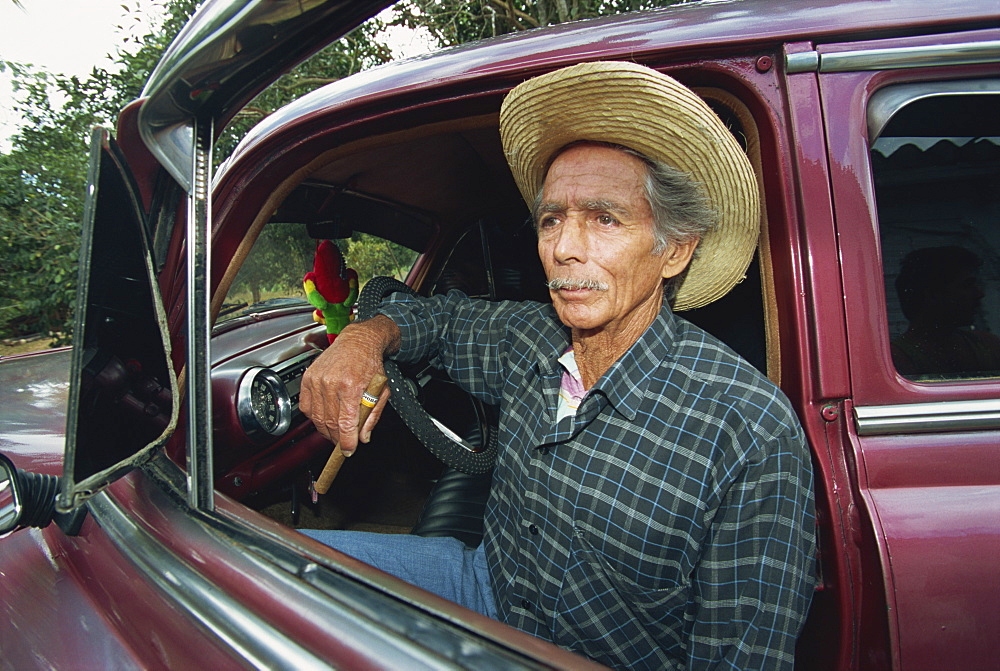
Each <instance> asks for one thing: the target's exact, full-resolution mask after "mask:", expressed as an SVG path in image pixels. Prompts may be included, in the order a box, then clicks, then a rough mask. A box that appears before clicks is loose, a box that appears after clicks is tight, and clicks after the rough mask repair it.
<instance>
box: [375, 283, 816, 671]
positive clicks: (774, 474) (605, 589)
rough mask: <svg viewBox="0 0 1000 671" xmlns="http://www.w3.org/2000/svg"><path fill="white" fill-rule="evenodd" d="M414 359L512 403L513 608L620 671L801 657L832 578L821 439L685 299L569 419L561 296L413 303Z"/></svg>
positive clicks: (491, 524)
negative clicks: (822, 539) (691, 315)
mask: <svg viewBox="0 0 1000 671" xmlns="http://www.w3.org/2000/svg"><path fill="white" fill-rule="evenodd" d="M383 312H384V313H385V314H386V315H387V316H388V317H390V318H391V319H393V321H395V322H396V323H397V324H398V325H399V327H400V330H401V331H402V335H403V340H402V342H403V349H402V351H401V352H400V353H399V355H397V358H399V359H401V360H417V359H421V358H428V357H429V358H430V360H431V362H432V364H434V365H435V366H438V367H440V368H443V369H445V370H447V371H448V372H449V374H450V375H451V377H452V378H453V379H454V380H455V382H456V383H457V384H459V385H460V386H462V387H463V388H465V389H466V390H467V391H469V392H470V393H472V394H475V395H476V396H478V397H480V398H482V399H484V400H485V401H487V402H490V403H498V404H500V406H501V413H500V416H501V420H500V446H501V447H500V455H499V457H498V460H497V466H496V470H495V473H494V479H493V489H492V491H491V496H490V503H489V506H488V509H487V513H486V524H485V538H484V543H485V545H486V553H487V558H488V560H489V567H490V572H491V576H492V581H493V591H494V594H495V596H496V603H497V609H498V611H499V618H500V619H501V620H503V621H505V622H507V623H508V624H510V625H512V626H514V627H517V628H518V629H521V630H523V631H526V632H529V633H531V634H534V635H537V636H540V637H542V638H545V639H548V640H551V641H553V642H555V643H556V644H558V645H560V646H562V647H565V648H568V649H571V650H574V651H577V652H579V653H581V654H584V655H587V656H588V657H590V658H592V659H594V660H596V661H599V662H602V663H604V664H607V665H609V666H615V667H627V668H631V669H638V668H651V669H676V668H688V669H708V668H732V669H779V668H791V667H792V664H793V656H794V649H795V639H796V636H797V635H798V632H799V630H800V628H801V626H802V623H803V620H804V619H805V614H806V611H807V609H808V606H809V601H810V598H811V596H812V589H813V561H814V560H813V555H814V549H815V536H814V533H815V522H814V517H813V500H812V492H811V488H812V472H811V469H812V467H811V462H810V456H809V450H808V448H807V447H806V446H805V442H804V439H803V434H802V430H801V428H800V426H799V423H798V421H797V419H796V417H795V414H794V413H793V411H792V410H791V408H790V407H789V404H788V401H787V400H786V399H785V397H784V396H783V395H782V394H781V392H780V391H779V390H778V389H777V388H776V387H775V386H774V385H773V384H772V383H771V382H769V381H768V380H767V379H766V378H764V377H763V376H761V375H760V374H759V373H758V372H757V371H756V370H755V369H754V368H753V367H751V366H750V365H749V364H747V363H746V362H745V361H743V360H742V359H740V358H739V357H738V356H737V355H736V354H734V353H733V352H732V351H731V350H729V349H728V348H727V347H726V346H725V345H723V344H721V343H720V342H719V341H717V340H716V339H714V338H712V337H711V336H710V335H708V334H706V333H705V332H704V331H702V330H700V329H698V328H697V327H695V326H694V325H692V324H690V323H689V322H687V321H685V320H683V319H680V318H678V317H676V316H675V315H674V314H673V313H672V312H671V311H670V310H669V308H667V307H664V308H663V309H662V310H661V311H660V314H659V315H658V316H657V318H656V320H655V321H654V323H653V325H652V326H651V327H650V328H649V329H647V330H646V332H645V333H644V334H643V335H642V336H641V337H640V339H639V340H638V341H637V342H636V343H635V344H634V345H633V346H632V347H631V348H630V349H629V350H628V352H626V353H625V354H624V355H623V356H622V357H621V359H619V360H618V361H617V362H616V363H615V364H614V365H613V366H612V367H611V369H610V370H608V372H607V373H605V375H604V376H603V377H602V378H601V379H600V380H599V381H598V382H597V384H595V385H594V386H593V387H592V388H591V389H590V390H589V391H588V393H587V395H586V396H585V397H584V399H583V401H582V403H581V404H580V407H579V410H578V411H577V414H576V415H575V417H566V418H564V419H563V420H561V421H559V422H557V421H556V408H557V406H558V394H559V386H560V378H561V376H562V368H561V366H560V365H559V363H558V358H559V356H560V355H561V354H562V352H563V351H564V350H565V349H566V347H567V346H568V344H569V342H570V341H569V330H568V329H567V328H566V327H565V326H563V325H562V324H561V323H560V321H559V319H558V317H557V315H556V313H555V310H554V309H553V308H552V306H550V305H542V304H537V303H513V302H504V303H488V302H483V301H473V300H470V299H468V298H466V297H465V296H463V295H462V294H460V293H459V292H455V291H453V292H451V293H449V294H448V295H447V296H435V297H433V298H430V299H419V300H414V299H394V300H393V301H392V302H390V303H386V304H384V305H383Z"/></svg>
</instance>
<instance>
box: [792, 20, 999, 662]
mask: <svg viewBox="0 0 1000 671" xmlns="http://www.w3.org/2000/svg"><path fill="white" fill-rule="evenodd" d="M998 37H1000V33H998V31H996V30H970V31H967V32H958V33H951V34H943V35H928V36H919V37H911V38H904V39H896V40H891V41H889V40H881V41H873V42H864V43H848V44H831V45H822V46H820V47H817V48H816V49H815V51H813V52H811V53H810V57H815V63H816V66H815V68H816V70H818V80H819V88H820V94H821V98H822V104H823V112H824V120H825V121H824V124H825V129H824V130H825V133H826V136H827V141H828V156H827V158H828V161H829V164H830V166H831V170H830V181H831V187H832V194H833V205H834V210H835V213H836V227H837V234H838V238H839V247H838V253H839V256H840V264H841V281H842V283H843V289H844V311H845V315H846V332H847V351H846V354H847V359H848V366H849V371H850V385H851V395H850V398H849V399H848V400H847V403H846V409H847V410H848V413H847V414H846V415H845V418H844V419H845V426H844V440H845V445H844V448H845V451H846V453H847V454H848V455H849V456H850V457H851V458H852V459H853V460H854V461H855V463H856V469H857V473H856V481H857V488H858V492H859V495H860V500H861V505H862V507H863V516H864V517H865V518H866V520H865V521H866V524H870V528H871V529H872V530H873V533H874V536H875V538H874V543H875V547H876V548H877V552H878V559H879V562H880V565H881V582H882V586H883V588H884V592H885V601H886V605H887V616H888V631H889V639H890V648H891V655H892V665H893V668H897V669H906V670H913V669H941V668H962V669H986V668H995V667H994V665H995V664H996V659H997V658H998V657H1000V643H998V640H997V637H996V632H997V631H998V630H1000V615H998V614H1000V610H998V609H997V607H996V604H997V601H998V600H1000V582H998V581H997V579H996V571H995V569H996V557H997V552H998V551H1000V338H998V337H997V334H998V333H1000V79H998V78H997V76H996V72H997V70H996V67H997V66H996V63H997V60H998V56H997V51H996V48H995V46H993V47H991V46H990V44H992V45H995V44H996V40H997V38H998ZM793 60H794V59H793ZM803 62H804V61H803Z"/></svg>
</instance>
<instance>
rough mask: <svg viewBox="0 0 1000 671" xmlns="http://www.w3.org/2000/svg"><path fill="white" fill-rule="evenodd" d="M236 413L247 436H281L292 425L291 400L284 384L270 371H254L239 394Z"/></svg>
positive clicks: (263, 369) (237, 395) (251, 370)
mask: <svg viewBox="0 0 1000 671" xmlns="http://www.w3.org/2000/svg"><path fill="white" fill-rule="evenodd" d="M236 411H237V414H238V415H239V418H240V424H241V425H242V426H243V430H244V431H245V432H246V434H247V436H249V437H250V438H251V439H254V440H266V439H267V438H268V437H269V436H280V435H281V434H283V433H284V432H285V431H287V430H288V427H289V425H291V422H292V400H291V398H290V397H289V395H288V390H287V389H285V383H284V382H283V381H282V380H281V378H280V377H279V376H278V374H277V373H275V372H274V371H273V370H271V369H270V368H251V369H250V370H248V371H247V372H246V373H245V374H244V375H243V379H242V380H241V381H240V386H239V389H238V390H237V392H236Z"/></svg>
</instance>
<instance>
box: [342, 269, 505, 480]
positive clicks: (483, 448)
mask: <svg viewBox="0 0 1000 671" xmlns="http://www.w3.org/2000/svg"><path fill="white" fill-rule="evenodd" d="M398 291H401V292H404V293H407V294H410V295H411V296H416V295H417V293H416V292H415V291H414V290H413V289H411V288H410V287H408V286H407V285H405V284H403V283H402V282H400V281H399V280H397V279H394V278H392V277H373V278H372V279H371V280H369V281H368V283H367V284H365V287H364V289H362V290H361V294H360V295H359V296H358V318H359V319H370V318H371V317H374V316H375V315H376V314H377V313H378V309H379V306H380V305H381V304H382V299H384V298H385V297H386V296H388V295H390V294H393V293H396V292H398ZM384 365H385V375H386V377H387V378H389V383H388V384H389V389H390V390H391V391H392V393H391V395H390V396H389V402H390V403H391V404H392V407H393V408H394V409H395V410H396V413H397V414H399V416H400V418H401V419H402V420H403V423H404V424H406V426H407V427H408V428H409V429H410V431H412V432H413V435H415V436H416V437H417V440H419V441H420V442H421V443H423V445H424V447H426V448H427V449H428V450H430V452H431V454H433V455H434V456H435V457H437V458H438V459H440V460H441V461H443V462H444V463H445V464H446V465H448V466H451V467H452V468H454V469H456V470H459V471H462V472H463V473H468V474H469V475H480V474H482V473H488V472H489V471H491V470H493V465H494V463H495V462H496V458H497V436H498V432H497V423H496V421H495V420H494V419H493V418H491V417H490V413H489V411H488V409H487V406H486V405H485V404H483V403H482V402H481V401H479V400H478V399H476V398H472V397H470V400H471V402H472V405H473V407H474V408H475V411H476V415H477V419H478V427H479V431H478V433H479V436H478V438H479V440H474V439H473V440H471V441H470V440H466V439H463V438H462V437H461V436H459V435H458V434H456V433H455V432H454V431H452V430H451V429H449V428H448V427H447V426H445V425H444V424H443V423H441V422H440V421H439V420H437V419H435V418H434V417H432V416H431V415H430V413H428V412H427V410H426V409H425V408H424V406H423V404H422V403H421V402H420V400H419V393H420V390H421V387H422V386H423V385H424V384H426V382H427V381H428V380H429V379H430V377H431V376H430V375H424V374H421V375H419V376H417V377H409V376H407V375H404V374H403V372H402V371H401V370H400V368H399V365H398V364H396V362H395V361H393V360H391V359H386V360H385V362H384ZM428 369H429V367H428ZM426 370H427V369H425V371H426ZM476 443H478V444H476Z"/></svg>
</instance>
